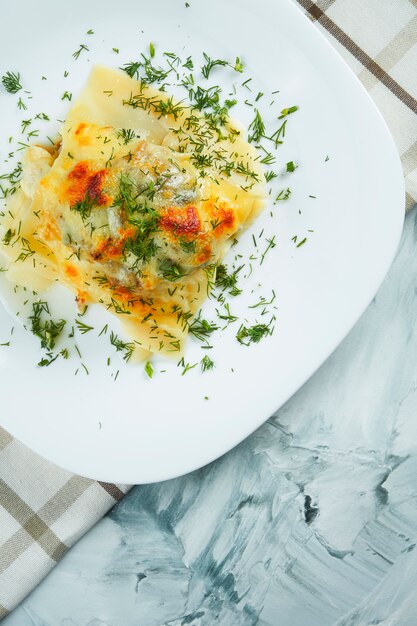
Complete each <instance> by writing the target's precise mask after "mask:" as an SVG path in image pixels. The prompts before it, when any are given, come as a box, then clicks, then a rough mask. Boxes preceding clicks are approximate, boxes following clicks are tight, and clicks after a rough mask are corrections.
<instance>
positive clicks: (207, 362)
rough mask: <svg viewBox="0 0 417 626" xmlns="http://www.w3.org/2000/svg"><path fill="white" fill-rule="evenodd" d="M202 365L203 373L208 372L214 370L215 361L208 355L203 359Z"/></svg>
mask: <svg viewBox="0 0 417 626" xmlns="http://www.w3.org/2000/svg"><path fill="white" fill-rule="evenodd" d="M200 364H201V371H202V372H207V371H208V370H212V369H213V367H214V361H212V360H211V359H210V357H209V356H208V355H207V354H206V355H205V356H204V357H203V358H202V359H201V361H200Z"/></svg>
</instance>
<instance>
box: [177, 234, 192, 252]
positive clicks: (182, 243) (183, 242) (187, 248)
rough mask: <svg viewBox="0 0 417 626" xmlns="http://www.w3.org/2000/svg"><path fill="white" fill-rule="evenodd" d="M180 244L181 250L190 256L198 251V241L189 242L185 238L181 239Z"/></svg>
mask: <svg viewBox="0 0 417 626" xmlns="http://www.w3.org/2000/svg"><path fill="white" fill-rule="evenodd" d="M178 243H179V244H180V246H181V249H182V250H183V251H184V252H187V253H188V254H193V253H194V252H195V251H196V240H195V239H193V240H192V241H188V239H186V238H185V237H180V238H179V240H178Z"/></svg>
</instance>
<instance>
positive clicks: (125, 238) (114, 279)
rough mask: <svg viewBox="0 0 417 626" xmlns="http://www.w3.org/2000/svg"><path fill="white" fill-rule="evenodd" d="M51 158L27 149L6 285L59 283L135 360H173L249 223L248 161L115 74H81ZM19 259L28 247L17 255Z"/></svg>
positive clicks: (251, 177) (255, 202) (166, 102)
mask: <svg viewBox="0 0 417 626" xmlns="http://www.w3.org/2000/svg"><path fill="white" fill-rule="evenodd" d="M61 137H62V142H61V145H60V149H59V153H58V154H57V155H51V154H50V153H49V152H48V151H46V150H45V149H43V148H41V147H39V146H32V147H30V148H28V150H27V152H26V154H25V157H24V162H23V172H24V173H23V179H22V184H21V189H20V190H19V191H18V193H16V194H15V196H14V198H13V201H12V203H11V206H10V207H9V208H10V217H9V218H8V219H7V220H6V221H5V222H4V223H3V228H5V229H10V230H11V231H12V232H13V233H14V242H13V245H8V246H3V248H4V252H5V253H6V254H7V256H8V258H9V261H10V263H9V270H8V273H9V277H10V279H11V280H13V281H15V282H17V283H20V284H24V285H25V286H30V287H32V288H35V289H36V290H39V289H44V288H46V287H47V285H48V284H49V283H50V282H52V281H54V280H55V281H59V282H61V283H63V284H64V285H66V286H67V287H68V288H69V289H71V290H72V291H73V292H74V293H75V294H76V298H77V301H78V302H79V303H100V304H102V305H103V306H105V307H107V308H108V309H109V311H111V312H112V313H114V314H116V315H119V316H121V317H122V319H123V320H124V321H125V322H126V324H125V325H126V328H128V332H129V334H130V335H131V336H132V337H133V338H134V339H135V340H136V341H137V342H138V343H139V344H141V345H142V346H143V348H144V349H145V350H149V351H152V352H163V353H170V352H173V353H178V351H180V350H181V349H182V347H183V339H184V337H185V336H186V333H187V322H188V320H189V318H190V317H191V316H192V315H194V314H195V313H196V312H197V311H198V309H199V308H200V306H201V304H202V302H203V301H204V300H205V298H206V297H207V294H208V293H209V290H210V286H211V284H212V281H213V280H214V277H215V267H216V264H217V263H218V262H219V261H220V260H221V259H222V258H223V256H224V255H225V253H226V251H227V249H228V246H229V244H230V242H231V241H232V240H233V238H234V237H235V236H236V235H237V234H239V232H240V231H241V230H242V229H243V228H244V226H245V225H247V224H248V223H249V222H250V221H251V220H252V219H253V218H254V217H255V216H256V215H257V214H258V212H259V210H260V209H261V208H262V205H263V198H264V183H263V181H264V177H263V174H262V171H261V169H260V166H259V155H258V154H257V152H256V150H255V149H254V148H253V147H252V146H250V145H249V144H248V143H247V141H246V140H245V139H244V137H243V133H242V130H241V129H239V127H238V125H237V124H235V123H233V122H232V121H230V120H226V121H224V120H223V121H222V123H221V125H217V126H216V127H213V123H212V121H211V120H210V119H207V118H205V117H204V116H203V115H201V114H200V113H198V112H196V111H193V110H191V109H190V108H188V107H186V106H185V105H183V104H182V105H181V104H178V103H175V101H173V100H172V98H170V97H169V96H167V94H166V93H164V92H160V91H157V90H155V89H151V88H150V87H147V86H145V85H143V84H141V83H139V82H137V81H135V80H133V79H131V78H129V77H128V76H126V75H125V74H123V73H121V72H116V71H113V70H109V69H107V68H104V67H96V68H94V69H93V71H92V73H91V75H90V79H89V81H88V83H87V85H86V87H85V89H84V91H83V92H82V94H81V96H80V97H79V99H78V100H77V101H76V102H75V104H74V106H73V107H72V109H71V111H70V112H69V114H68V117H67V119H66V121H65V123H64V125H63V127H62V129H61ZM22 246H23V249H24V248H25V246H26V247H28V249H29V250H30V251H31V253H30V254H29V255H27V256H25V254H24V253H23V255H22Z"/></svg>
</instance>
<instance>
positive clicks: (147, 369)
mask: <svg viewBox="0 0 417 626" xmlns="http://www.w3.org/2000/svg"><path fill="white" fill-rule="evenodd" d="M145 372H146V373H147V375H148V377H149V378H152V376H153V372H154V369H153V367H152V364H151V363H149V361H146V363H145Z"/></svg>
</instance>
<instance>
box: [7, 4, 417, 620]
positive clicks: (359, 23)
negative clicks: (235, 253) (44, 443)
mask: <svg viewBox="0 0 417 626" xmlns="http://www.w3.org/2000/svg"><path fill="white" fill-rule="evenodd" d="M294 1H295V2H296V3H298V4H299V5H300V6H301V7H302V8H303V9H304V11H305V12H306V14H307V15H308V16H309V17H310V18H311V20H312V21H313V22H314V23H315V24H316V25H317V26H318V28H320V30H321V31H322V32H324V34H325V35H326V36H327V37H328V38H329V39H330V41H331V42H332V44H333V45H334V46H335V47H336V48H337V50H338V51H339V52H340V53H341V55H342V56H343V57H344V58H345V59H346V60H347V62H348V63H349V65H350V66H351V67H352V68H353V70H354V72H355V73H356V75H357V76H358V77H359V79H360V80H361V81H362V83H363V84H364V85H365V87H366V89H367V90H368V91H369V93H370V94H371V96H372V98H373V99H374V100H375V102H376V104H377V106H378V107H379V109H380V111H381V112H382V114H383V115H384V117H385V119H386V121H387V123H388V125H389V127H390V129H391V132H392V134H393V136H394V139H395V141H396V143H397V147H398V150H399V153H400V155H401V160H402V164H403V168H404V175H405V179H406V187H407V208H411V206H413V205H414V204H415V203H416V200H417V116H416V113H417V100H416V98H417V0H320V1H318V2H311V1H310V0H294ZM127 490H128V488H127V487H126V486H115V485H110V484H107V483H100V482H94V481H92V480H88V479H86V478H82V477H80V476H75V475H74V474H71V473H69V472H67V471H65V470H62V469H60V468H58V467H56V466H54V465H52V464H50V463H48V462H46V461H44V460H43V459H42V458H41V457H39V456H38V455H37V454H35V453H33V452H31V451H30V450H28V449H27V448H26V447H25V446H23V445H22V444H21V443H19V442H18V441H16V440H15V439H13V438H12V437H11V436H10V435H8V433H6V432H5V431H4V430H2V429H1V428H0V618H1V617H4V615H6V614H7V613H8V612H9V611H10V610H11V609H13V608H14V607H15V606H16V605H17V604H18V603H19V602H20V601H21V600H22V598H24V596H25V595H27V594H28V593H29V591H31V589H33V587H35V586H36V585H37V584H38V582H39V581H40V580H41V579H42V578H43V577H44V576H45V575H46V574H47V573H48V572H49V570H50V569H51V568H52V567H53V566H54V565H55V563H56V562H57V561H58V560H59V559H60V558H61V557H62V555H63V554H65V552H66V551H67V550H68V548H69V547H70V546H71V545H73V543H74V542H75V541H77V539H79V537H81V536H82V535H83V534H84V533H85V532H86V531H87V530H88V529H89V528H90V527H91V526H92V525H93V524H94V523H95V522H96V521H97V520H98V519H100V517H101V516H102V515H104V513H105V512H106V511H108V510H109V509H110V507H111V506H113V504H114V503H115V502H117V501H118V500H120V499H121V498H122V497H123V495H124V493H126V491H127Z"/></svg>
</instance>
